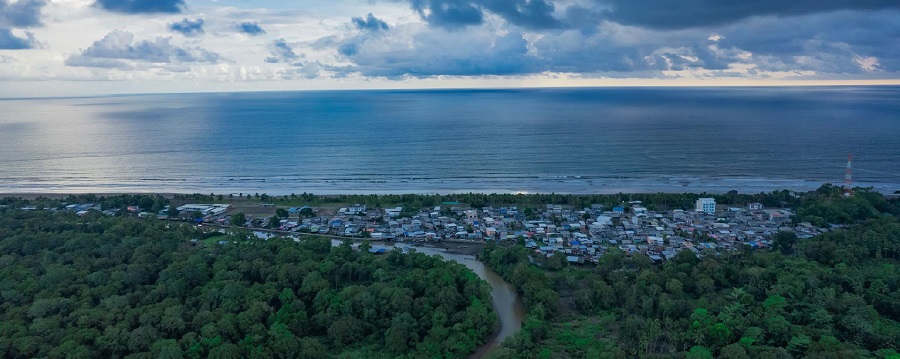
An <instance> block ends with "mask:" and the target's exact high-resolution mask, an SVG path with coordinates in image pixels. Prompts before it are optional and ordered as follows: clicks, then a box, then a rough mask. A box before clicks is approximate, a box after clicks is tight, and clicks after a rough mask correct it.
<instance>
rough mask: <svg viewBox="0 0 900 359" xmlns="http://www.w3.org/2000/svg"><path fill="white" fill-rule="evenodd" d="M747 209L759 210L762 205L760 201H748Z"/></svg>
mask: <svg viewBox="0 0 900 359" xmlns="http://www.w3.org/2000/svg"><path fill="white" fill-rule="evenodd" d="M747 209H749V210H751V211H759V210H761V209H763V205H762V203H749V204H747Z"/></svg>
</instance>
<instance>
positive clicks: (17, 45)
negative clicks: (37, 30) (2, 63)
mask: <svg viewBox="0 0 900 359" xmlns="http://www.w3.org/2000/svg"><path fill="white" fill-rule="evenodd" d="M36 46H37V41H35V40H34V37H33V36H32V35H31V33H27V34H26V37H24V38H22V37H18V36H16V35H15V34H13V33H12V31H11V30H10V29H0V50H24V49H31V48H34V47H36Z"/></svg>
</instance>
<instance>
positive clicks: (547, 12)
mask: <svg viewBox="0 0 900 359" xmlns="http://www.w3.org/2000/svg"><path fill="white" fill-rule="evenodd" d="M409 2H410V6H411V7H412V9H413V10H414V11H416V12H417V13H418V14H419V16H420V17H422V19H423V20H425V21H427V22H428V23H429V24H431V25H433V26H437V27H443V28H447V29H456V28H461V27H466V26H470V25H481V24H482V23H483V22H484V17H485V12H490V13H492V14H495V15H498V16H500V17H502V18H503V19H505V20H506V21H508V22H509V23H511V24H513V25H517V26H522V27H525V28H529V29H550V28H558V27H561V26H563V24H562V22H561V21H560V20H559V19H557V18H555V17H553V12H554V5H553V3H552V2H551V1H545V0H409Z"/></svg>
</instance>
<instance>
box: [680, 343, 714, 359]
mask: <svg viewBox="0 0 900 359" xmlns="http://www.w3.org/2000/svg"><path fill="white" fill-rule="evenodd" d="M685 358H686V359H712V358H713V355H712V352H710V351H709V349H708V348H706V347H703V346H699V345H697V346H693V347H691V350H690V351H688V353H687V355H686V356H685Z"/></svg>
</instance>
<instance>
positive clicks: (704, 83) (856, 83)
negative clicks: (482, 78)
mask: <svg viewBox="0 0 900 359" xmlns="http://www.w3.org/2000/svg"><path fill="white" fill-rule="evenodd" d="M604 80H606V81H614V82H615V83H600V84H598V83H591V84H577V83H576V84H546V83H545V84H535V85H529V84H518V85H499V86H472V85H448V86H423V87H416V86H374V87H359V86H349V87H342V86H334V87H324V88H288V89H285V88H277V89H239V88H236V89H209V90H196V91H132V92H129V91H125V92H106V93H96V94H89V95H46V96H23V97H6V96H3V95H0V100H38V99H67V98H98V97H118V96H150V95H192V94H230V93H288V92H343V91H347V92H350V91H441V90H488V91H491V90H539V89H617V88H621V89H625V88H825V87H892V86H900V79H898V80H893V79H881V80H770V81H766V80H752V79H744V80H739V81H737V82H732V81H720V80H713V81H715V82H708V81H709V80H693V81H690V82H686V83H673V81H678V80H666V79H621V80H615V79H604ZM425 81H427V80H425ZM625 81H628V82H631V83H627V82H625ZM634 81H639V82H643V83H634ZM682 81H683V80H682ZM407 84H408V83H407Z"/></svg>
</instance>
